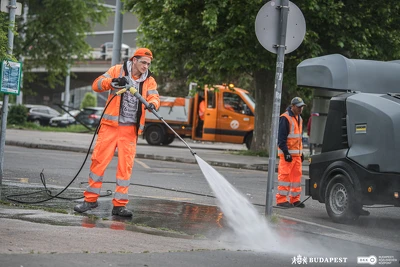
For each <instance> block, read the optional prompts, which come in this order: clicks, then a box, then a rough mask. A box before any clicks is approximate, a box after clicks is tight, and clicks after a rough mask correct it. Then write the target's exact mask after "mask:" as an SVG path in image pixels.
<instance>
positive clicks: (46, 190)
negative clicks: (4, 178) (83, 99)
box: [6, 95, 117, 204]
mask: <svg viewBox="0 0 400 267" xmlns="http://www.w3.org/2000/svg"><path fill="white" fill-rule="evenodd" d="M116 96H117V95H114V96H113V97H112V98H111V99H110V101H108V103H107V105H106V106H105V107H104V110H103V113H102V114H101V117H100V121H101V119H102V118H103V115H104V112H105V111H106V109H107V107H108V105H109V104H110V103H111V101H112V100H113V99H114V97H116ZM99 129H100V123H99V124H98V125H97V127H96V130H95V132H94V134H93V138H92V141H91V142H90V145H89V148H88V151H87V152H86V157H85V159H84V161H83V163H82V165H81V167H80V168H79V170H78V172H77V173H76V174H75V176H74V178H73V179H72V180H71V181H70V182H69V183H68V185H67V186H66V187H64V189H62V190H61V191H60V192H59V193H57V194H55V195H53V194H52V192H51V190H50V189H48V188H47V186H46V179H45V176H44V173H43V172H44V169H43V170H42V172H41V173H40V180H41V181H42V184H43V186H44V189H43V190H40V191H35V192H31V193H25V194H14V195H7V196H6V199H7V200H10V201H13V202H17V203H21V204H39V203H43V202H46V201H49V200H51V199H54V198H57V199H64V200H77V199H81V198H83V196H82V197H77V198H64V197H59V196H60V195H61V194H62V193H64V192H65V190H67V188H68V187H69V186H70V185H71V184H72V183H73V182H74V181H75V180H76V178H77V177H78V175H79V173H80V172H81V171H82V169H83V166H84V165H85V163H86V160H87V158H88V157H89V154H90V149H91V148H92V145H93V142H94V139H95V137H96V134H97V132H98V130H99ZM43 192H45V193H46V194H47V195H48V196H49V197H48V198H46V199H42V200H38V201H22V200H17V199H14V198H13V197H21V196H30V195H34V194H38V193H43ZM111 194H112V191H111V190H107V193H106V194H105V195H100V197H106V196H110V195H111Z"/></svg>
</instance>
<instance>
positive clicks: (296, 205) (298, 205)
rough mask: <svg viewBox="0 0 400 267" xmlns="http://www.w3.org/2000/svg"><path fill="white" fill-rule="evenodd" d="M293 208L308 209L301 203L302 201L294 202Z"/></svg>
mask: <svg viewBox="0 0 400 267" xmlns="http://www.w3.org/2000/svg"><path fill="white" fill-rule="evenodd" d="M293 206H294V207H295V208H305V207H306V205H304V203H301V201H296V202H294V203H293Z"/></svg>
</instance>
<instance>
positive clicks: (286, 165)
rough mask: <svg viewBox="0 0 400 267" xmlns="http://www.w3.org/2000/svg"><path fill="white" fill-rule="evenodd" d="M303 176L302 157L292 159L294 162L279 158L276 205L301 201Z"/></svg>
mask: <svg viewBox="0 0 400 267" xmlns="http://www.w3.org/2000/svg"><path fill="white" fill-rule="evenodd" d="M301 175H302V164H301V157H292V162H287V161H285V160H284V158H283V156H281V157H280V158H279V166H278V188H277V193H276V204H279V203H284V202H287V201H289V202H290V203H294V202H296V201H300V195H301ZM288 196H289V199H288V198H287V197H288Z"/></svg>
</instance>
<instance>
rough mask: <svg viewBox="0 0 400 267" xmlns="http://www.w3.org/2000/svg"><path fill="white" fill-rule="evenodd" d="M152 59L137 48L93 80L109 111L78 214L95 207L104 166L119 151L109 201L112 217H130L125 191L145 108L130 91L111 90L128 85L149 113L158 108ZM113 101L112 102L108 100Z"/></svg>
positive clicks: (102, 127)
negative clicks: (112, 196) (106, 96)
mask: <svg viewBox="0 0 400 267" xmlns="http://www.w3.org/2000/svg"><path fill="white" fill-rule="evenodd" d="M152 59H153V54H152V52H151V51H150V50H149V49H147V48H139V49H137V50H136V52H135V53H134V55H133V56H132V57H131V58H130V59H129V60H128V61H126V62H124V64H117V65H115V66H112V67H111V68H110V69H109V70H108V71H107V72H106V73H104V74H102V75H100V76H99V77H98V78H97V79H96V80H94V82H93V85H92V88H93V90H94V91H95V92H106V91H109V96H108V101H107V103H109V105H108V107H107V108H106V110H105V111H104V116H103V118H102V120H101V122H100V125H101V126H100V130H99V132H98V138H97V142H96V145H95V147H94V150H93V154H92V164H91V166H90V173H89V184H88V187H87V189H86V191H85V192H84V197H85V199H84V202H83V203H81V204H78V205H76V206H75V207H74V210H75V211H77V212H80V213H82V212H85V211H88V210H90V209H93V208H96V207H97V206H98V204H97V199H98V197H99V196H100V190H101V187H102V183H103V176H104V172H105V170H106V167H107V165H108V164H109V163H110V161H111V159H112V158H113V156H114V153H115V150H116V148H118V167H117V173H116V176H115V179H116V188H115V194H114V198H113V200H112V203H113V206H114V207H113V209H112V214H113V215H117V216H122V217H131V216H132V211H130V210H129V209H127V208H126V205H127V204H128V201H129V199H128V188H129V185H130V177H131V174H132V168H133V163H134V159H135V155H136V143H137V138H138V135H139V134H141V133H142V132H143V130H144V123H145V112H146V111H145V109H146V107H145V106H144V105H143V104H142V103H141V102H140V101H139V100H138V99H137V98H136V97H135V96H134V95H133V94H131V93H130V92H129V91H127V92H126V93H123V94H121V95H117V96H115V97H114V99H112V98H113V96H114V95H116V92H117V91H118V89H114V88H113V87H112V86H111V82H113V84H118V85H119V86H125V85H127V84H129V85H130V86H133V87H135V88H136V89H137V90H138V92H139V93H140V94H141V95H142V96H143V97H144V99H146V101H147V102H148V103H149V105H148V107H147V108H148V109H149V111H151V110H153V109H155V110H157V109H158V108H159V107H160V98H159V95H158V91H157V83H156V81H155V80H154V78H153V77H152V74H151V72H150V70H149V67H150V64H151V61H152ZM111 99H112V100H111Z"/></svg>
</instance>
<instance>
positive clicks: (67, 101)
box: [64, 64, 71, 110]
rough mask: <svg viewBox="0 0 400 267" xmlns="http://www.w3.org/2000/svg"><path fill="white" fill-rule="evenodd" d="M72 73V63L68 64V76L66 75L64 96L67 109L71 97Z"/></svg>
mask: <svg viewBox="0 0 400 267" xmlns="http://www.w3.org/2000/svg"><path fill="white" fill-rule="evenodd" d="M70 73H71V68H70V65H69V64H68V71H67V77H65V96H64V106H65V108H66V109H67V110H69V99H70V96H69V95H70V94H69V89H70V80H71V75H70Z"/></svg>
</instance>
